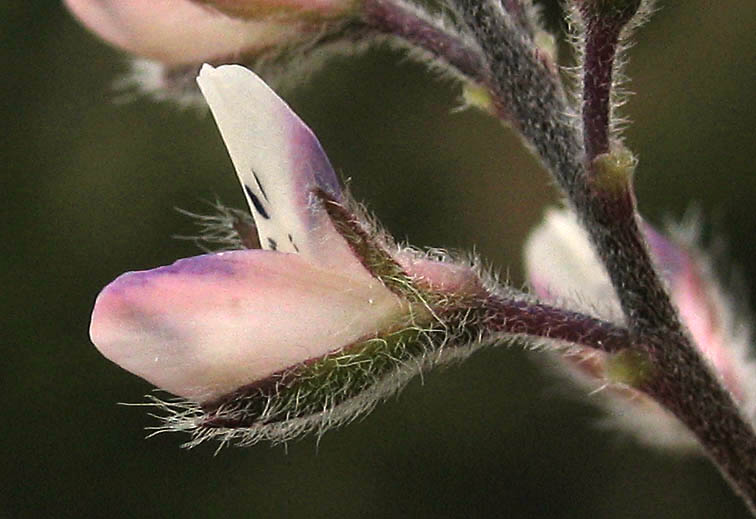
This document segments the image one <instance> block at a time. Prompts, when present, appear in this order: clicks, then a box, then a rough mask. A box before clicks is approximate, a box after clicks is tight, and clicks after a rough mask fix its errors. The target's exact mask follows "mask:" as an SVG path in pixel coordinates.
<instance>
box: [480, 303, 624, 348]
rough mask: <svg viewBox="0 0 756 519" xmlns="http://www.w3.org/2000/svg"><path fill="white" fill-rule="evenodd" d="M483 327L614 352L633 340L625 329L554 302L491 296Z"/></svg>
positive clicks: (491, 330)
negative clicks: (559, 305) (556, 304)
mask: <svg viewBox="0 0 756 519" xmlns="http://www.w3.org/2000/svg"><path fill="white" fill-rule="evenodd" d="M482 310H483V321H484V326H483V327H484V328H485V329H486V330H487V331H489V332H491V333H505V334H516V335H529V336H532V337H542V338H545V339H552V340H558V341H564V342H569V343H572V344H577V345H579V346H585V347H589V348H593V349H596V350H600V351H603V352H606V353H613V352H617V351H620V350H623V349H625V348H628V347H630V346H631V344H632V340H631V337H630V333H629V332H628V330H627V329H625V328H623V327H620V326H617V325H615V324H612V323H610V322H607V321H602V320H600V319H596V318H595V317H591V316H589V315H586V314H582V313H579V312H573V311H570V310H565V309H563V308H558V307H555V306H551V305H547V304H542V303H535V302H531V301H523V300H516V299H504V298H501V297H490V298H488V299H487V300H486V301H485V303H484V304H483V305H482Z"/></svg>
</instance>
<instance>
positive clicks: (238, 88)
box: [197, 65, 366, 276]
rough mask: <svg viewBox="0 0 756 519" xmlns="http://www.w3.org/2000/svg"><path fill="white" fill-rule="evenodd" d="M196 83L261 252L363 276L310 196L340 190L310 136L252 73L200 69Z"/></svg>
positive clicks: (228, 67) (235, 67) (238, 68)
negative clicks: (286, 255)
mask: <svg viewBox="0 0 756 519" xmlns="http://www.w3.org/2000/svg"><path fill="white" fill-rule="evenodd" d="M197 83H198V84H199V86H200V89H201V90H202V94H203V95H204V96H205V99H206V100H207V103H208V105H209V106H210V110H211V111H212V113H213V116H214V117H215V120H216V122H217V124H218V128H219V129H220V132H221V135H222V136H223V140H224V142H225V143H226V147H227V148H228V153H229V155H230V156H231V160H232V162H233V163H234V167H235V168H236V172H237V174H238V176H239V180H240V181H241V183H242V186H243V188H244V192H245V196H246V197H247V202H248V203H249V207H250V210H251V212H252V215H253V216H254V218H255V224H256V225H257V229H258V233H259V234H260V244H261V245H262V247H263V248H266V249H272V250H278V251H283V252H296V253H299V254H302V255H303V256H305V257H307V258H308V259H309V260H310V261H312V262H313V263H316V264H318V265H320V266H321V267H324V268H329V269H339V270H341V271H342V272H349V273H355V274H357V275H361V276H364V275H365V274H366V271H365V269H364V267H362V265H361V264H360V262H359V261H358V259H357V258H356V257H355V255H354V254H353V252H352V250H351V249H350V248H349V245H348V244H347V243H346V241H344V239H343V238H342V237H341V236H340V235H339V234H338V233H337V232H336V229H335V228H334V226H333V224H332V223H331V221H330V219H329V217H328V215H327V214H326V212H325V211H324V210H323V209H322V207H321V204H320V202H319V201H318V200H316V199H315V197H314V196H313V191H314V190H315V189H322V190H323V191H325V192H326V193H327V194H329V195H330V196H331V197H333V198H335V199H337V200H340V199H341V189H340V187H339V182H338V179H337V178H336V174H335V173H334V172H333V168H332V167H331V164H330V162H329V161H328V157H327V156H326V155H325V153H324V152H323V149H322V148H321V146H320V143H319V142H318V140H317V139H316V138H315V136H314V135H313V133H312V131H311V130H310V129H309V128H308V127H307V126H306V125H305V124H304V123H303V122H302V120H301V119H300V118H299V117H298V116H297V115H296V114H295V113H294V112H293V111H292V110H291V109H290V108H289V107H288V106H287V105H286V103H284V101H283V100H282V99H281V98H280V97H278V96H277V95H276V93H275V92H273V90H271V89H270V88H269V87H268V86H267V85H266V84H265V83H264V82H263V80H262V79H260V78H259V77H258V76H257V75H255V74H254V73H253V72H252V71H250V70H248V69H246V68H244V67H241V66H239V65H224V66H221V67H218V68H213V67H211V66H210V65H204V66H203V67H202V70H201V71H200V74H199V77H198V78H197Z"/></svg>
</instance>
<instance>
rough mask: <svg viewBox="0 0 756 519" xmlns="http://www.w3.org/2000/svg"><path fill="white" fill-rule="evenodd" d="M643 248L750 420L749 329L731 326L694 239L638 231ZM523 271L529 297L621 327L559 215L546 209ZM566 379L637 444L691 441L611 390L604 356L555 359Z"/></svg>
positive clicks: (586, 254)
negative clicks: (593, 396)
mask: <svg viewBox="0 0 756 519" xmlns="http://www.w3.org/2000/svg"><path fill="white" fill-rule="evenodd" d="M643 230H644V233H645V237H646V240H647V243H648V245H649V247H650V250H651V253H652V256H653V258H654V261H655V263H656V265H657V268H658V269H659V271H660V273H661V274H662V277H663V278H664V279H665V281H666V282H667V285H668V288H669V291H670V295H671V296H672V300H673V302H674V304H675V305H676V306H677V308H678V310H679V312H680V317H681V319H682V321H683V323H684V324H685V325H686V326H687V328H688V330H689V331H690V334H691V337H692V338H693V340H694V343H695V345H696V346H697V347H698V349H699V351H700V352H701V354H702V355H703V356H704V358H706V360H707V361H708V362H709V364H710V366H711V367H712V369H713V370H714V372H715V373H716V375H717V376H718V377H719V379H720V380H721V381H722V383H723V384H724V386H725V387H726V388H727V389H729V391H730V392H731V393H732V394H733V396H734V397H735V399H736V401H738V402H739V403H740V404H741V407H742V409H743V411H744V412H745V414H746V415H747V416H749V417H753V416H754V415H755V414H756V368H755V367H754V364H753V362H752V361H751V359H750V358H749V355H748V344H749V343H750V330H749V328H748V327H747V326H745V324H744V323H740V322H738V321H737V319H736V316H735V315H734V312H733V308H732V304H731V303H730V302H728V301H727V300H726V299H725V298H724V295H723V292H722V290H721V289H720V287H719V285H718V283H717V281H716V279H715V277H714V273H713V272H712V269H711V267H710V265H709V264H708V262H707V260H706V257H705V255H704V254H703V253H701V252H700V251H698V250H697V248H696V246H695V243H694V240H693V239H691V238H690V237H689V236H690V234H691V233H688V237H686V236H685V235H684V233H682V232H680V233H677V235H675V236H673V237H671V238H667V237H665V236H663V235H662V234H660V233H658V232H657V231H655V230H654V229H652V228H651V227H650V226H648V225H647V224H644V225H643ZM525 264H526V268H527V270H528V277H529V279H530V283H531V285H532V287H533V289H534V291H535V292H536V294H537V295H538V296H539V297H541V298H543V299H545V300H546V301H558V302H559V303H560V304H563V305H566V306H571V307H573V308H574V309H579V310H582V311H585V312H589V313H593V314H594V315H598V316H599V317H601V318H603V319H606V320H610V321H614V322H616V323H618V324H621V323H622V313H621V311H620V308H619V302H618V301H617V298H616V296H615V295H614V291H613V289H612V286H611V284H610V282H609V278H608V277H607V275H606V273H605V271H604V270H603V268H602V267H601V264H600V263H599V261H598V258H596V256H595V253H594V252H593V250H592V248H591V246H590V244H589V241H588V237H587V235H586V233H585V232H584V231H583V229H582V228H581V227H580V225H579V224H578V222H577V221H576V219H575V218H574V216H573V215H572V214H571V213H570V212H568V211H566V210H560V211H557V210H550V211H549V212H548V213H547V214H546V217H545V219H544V222H543V223H542V224H541V225H540V226H539V227H538V228H536V229H535V231H533V233H532V234H531V236H530V238H529V240H528V243H527V245H526V247H525ZM561 359H562V362H561V364H562V366H563V367H564V368H565V369H566V370H567V371H568V373H569V374H570V375H571V376H572V378H573V379H574V380H576V381H577V382H578V383H580V384H581V385H583V386H585V387H588V388H590V389H604V390H603V391H601V392H600V394H601V397H603V403H604V404H606V406H607V407H608V408H609V409H610V411H611V412H612V415H613V418H614V420H615V421H616V422H617V423H618V424H620V425H621V426H622V427H623V428H625V429H627V430H630V431H632V432H633V433H635V434H637V435H638V436H639V437H640V438H641V439H643V440H645V441H647V442H649V443H652V444H660V445H664V446H671V447H681V448H689V447H693V446H695V441H694V440H693V437H692V436H691V435H690V433H689V432H688V431H687V429H686V428H685V427H684V426H683V425H682V424H680V423H679V422H678V421H677V419H676V418H674V417H673V416H672V415H670V414H669V413H667V412H666V411H665V410H663V409H662V408H661V407H659V405H658V404H656V403H655V402H654V401H652V400H651V399H650V398H648V397H646V396H645V395H643V394H642V393H640V392H638V391H636V390H634V389H632V388H630V387H628V386H623V385H621V384H619V385H618V384H614V383H613V381H612V380H611V377H609V374H608V366H607V355H606V354H605V353H602V352H599V351H595V350H591V349H587V348H585V349H581V348H572V349H571V350H570V352H569V353H568V354H566V355H563V356H561Z"/></svg>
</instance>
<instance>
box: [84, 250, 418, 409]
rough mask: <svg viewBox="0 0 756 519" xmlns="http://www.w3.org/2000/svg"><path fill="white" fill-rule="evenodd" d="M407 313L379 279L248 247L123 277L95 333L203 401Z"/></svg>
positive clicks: (142, 369) (101, 300) (148, 374)
mask: <svg viewBox="0 0 756 519" xmlns="http://www.w3.org/2000/svg"><path fill="white" fill-rule="evenodd" d="M405 312H406V308H403V306H402V303H401V302H400V301H399V299H398V298H397V297H396V296H394V295H393V294H392V293H391V292H389V291H388V290H387V289H386V288H385V287H383V285H381V284H380V283H379V282H377V281H375V280H373V283H372V285H366V284H360V283H355V282H354V278H349V277H344V276H341V275H340V274H339V273H338V272H336V273H335V272H332V271H325V270H322V269H318V268H315V267H313V266H312V265H311V264H309V263H308V262H306V261H305V260H304V258H302V257H301V256H299V255H296V254H283V253H277V252H268V251H262V250H247V251H233V252H224V253H220V254H208V255H204V256H196V257H193V258H187V259H183V260H179V261H178V262H176V263H174V264H173V265H170V266H167V267H161V268H157V269H154V270H149V271H142V272H130V273H127V274H124V275H122V276H120V277H119V278H118V279H116V280H115V281H114V282H112V283H111V284H110V285H108V286H107V287H106V288H105V289H104V290H103V291H102V293H101V294H100V295H99V297H98V298H97V302H96V303H95V308H94V312H93V314H92V325H91V329H90V333H91V337H92V342H94V343H95V345H96V346H97V348H98V349H99V350H100V352H102V354H103V355H105V356H106V357H107V358H109V359H110V360H112V361H113V362H115V363H117V364H119V365H120V366H121V367H123V368H124V369H126V370H128V371H131V372H132V373H134V374H136V375H138V376H140V377H142V378H144V379H146V380H148V381H150V382H152V383H153V384H155V385H157V386H158V387H161V388H162V389H165V390H167V391H170V392H171V393H174V394H176V395H179V396H183V397H185V398H188V399H190V400H194V401H198V402H203V401H208V400H212V399H214V398H217V397H219V396H222V395H224V394H227V393H229V392H231V391H233V390H235V389H237V388H239V387H241V386H244V385H246V384H250V383H253V382H255V381H258V380H261V379H264V378H265V377H267V376H269V375H271V374H273V373H276V372H278V371H281V370H283V369H286V368H288V367H290V366H292V365H295V364H297V363H300V362H304V361H306V360H308V359H312V358H318V357H321V356H323V355H326V354H328V353H330V352H333V351H336V350H338V349H340V348H343V347H345V346H348V345H350V344H353V343H355V342H357V341H359V340H361V339H363V338H365V337H368V336H372V335H374V334H376V333H377V332H378V331H379V330H384V331H385V328H386V327H390V326H391V325H392V324H393V323H394V321H395V320H396V319H397V318H398V317H399V316H401V315H404V313H405Z"/></svg>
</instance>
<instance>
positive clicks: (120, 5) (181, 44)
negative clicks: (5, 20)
mask: <svg viewBox="0 0 756 519" xmlns="http://www.w3.org/2000/svg"><path fill="white" fill-rule="evenodd" d="M64 1H65V4H66V5H67V6H68V8H69V9H70V10H71V12H72V13H73V14H74V15H75V16H76V17H77V18H78V19H79V21H81V23H82V24H84V25H85V26H86V27H88V28H89V29H90V30H91V31H93V32H94V33H95V34H97V35H98V36H100V37H101V38H102V39H104V40H105V41H107V42H109V43H111V44H112V45H115V46H116V47H120V48H122V49H123V50H126V51H128V52H131V53H134V54H138V55H140V56H144V57H147V58H151V59H156V60H159V61H162V62H164V63H168V64H187V63H201V62H202V61H211V60H213V59H217V58H233V57H235V56H239V55H240V54H243V53H249V52H254V51H259V50H261V49H266V48H269V47H271V46H274V45H281V44H284V43H286V42H287V41H289V40H291V39H292V38H296V37H297V36H298V35H300V33H301V32H302V29H301V28H300V27H297V26H296V25H293V24H291V23H283V22H273V21H270V20H264V21H260V20H239V19H233V18H230V17H228V16H225V15H223V14H220V13H219V12H217V11H214V10H212V9H210V8H208V7H203V6H201V5H198V4H196V3H194V2H191V1H189V0H64Z"/></svg>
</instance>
